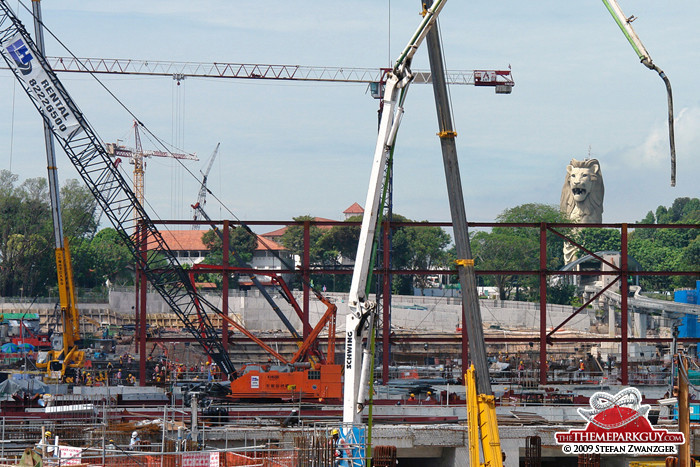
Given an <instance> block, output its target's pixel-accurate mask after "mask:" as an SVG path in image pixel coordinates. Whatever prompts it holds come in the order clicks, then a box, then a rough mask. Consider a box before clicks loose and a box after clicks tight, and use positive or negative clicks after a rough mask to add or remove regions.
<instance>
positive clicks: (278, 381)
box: [190, 265, 343, 402]
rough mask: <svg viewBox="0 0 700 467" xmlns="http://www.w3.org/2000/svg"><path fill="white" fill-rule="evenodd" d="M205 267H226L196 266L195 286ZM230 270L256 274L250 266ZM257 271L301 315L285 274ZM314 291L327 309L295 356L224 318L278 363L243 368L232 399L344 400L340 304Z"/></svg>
mask: <svg viewBox="0 0 700 467" xmlns="http://www.w3.org/2000/svg"><path fill="white" fill-rule="evenodd" d="M202 269H207V270H210V269H223V267H222V266H215V265H195V266H194V267H193V269H192V270H190V281H191V282H192V284H193V286H194V280H195V279H194V278H195V275H196V273H197V270H202ZM230 269H234V270H236V271H239V272H241V273H244V274H248V275H251V276H252V275H253V273H252V271H251V270H250V269H247V268H243V267H240V268H230ZM255 274H258V275H265V276H268V277H269V278H270V282H271V284H272V285H275V286H277V287H278V288H279V291H280V292H281V293H282V295H283V296H284V298H285V299H286V300H287V301H288V302H289V304H290V305H291V306H292V308H293V309H294V310H295V311H296V313H297V315H298V316H299V317H300V318H301V316H302V311H301V307H300V306H299V304H298V303H297V301H296V299H295V298H294V296H293V295H292V292H291V290H290V289H289V286H288V285H287V283H286V282H285V281H284V279H282V277H280V276H279V275H278V274H277V273H274V272H264V271H257V272H256V273H255ZM312 290H313V289H312ZM313 291H314V293H315V294H316V297H317V298H318V299H319V301H321V303H323V304H324V305H325V306H326V311H325V313H324V314H323V316H322V317H321V319H320V320H319V321H318V323H316V326H315V327H314V328H313V329H312V330H311V332H310V333H309V335H308V336H307V337H306V339H303V340H297V345H298V349H297V351H296V352H295V354H294V355H293V356H292V357H291V358H286V357H284V356H283V355H281V354H280V353H279V352H277V351H276V350H274V349H273V348H271V347H270V346H269V345H267V344H266V343H265V342H264V341H263V340H262V339H260V338H259V337H258V336H256V335H255V334H253V333H252V332H250V331H249V330H248V329H246V328H245V327H244V326H243V325H241V324H240V323H238V322H237V321H235V320H234V319H232V318H230V317H225V318H224V320H225V321H226V322H227V323H228V324H229V325H230V326H231V327H233V328H235V329H236V330H237V331H239V332H241V333H242V334H243V335H245V336H246V337H247V338H249V339H250V340H252V341H253V342H255V343H256V344H257V345H258V346H260V348H262V349H263V350H264V351H265V352H267V353H268V354H270V357H271V359H274V360H275V363H271V362H268V363H265V364H248V365H244V366H243V367H241V368H240V369H239V370H238V371H237V374H236V375H235V377H234V378H232V380H231V393H230V394H229V395H228V396H227V398H228V399H230V400H235V401H240V400H305V401H319V402H323V401H328V400H336V401H340V399H341V398H342V396H343V385H342V365H336V364H335V363H334V361H335V329H336V312H337V307H336V306H335V304H333V303H331V302H330V301H329V300H328V299H327V298H326V297H324V296H323V295H322V294H320V293H318V292H317V291H315V290H313ZM326 326H328V341H327V345H328V351H327V352H326V354H325V355H324V354H323V352H321V351H320V349H319V346H318V344H319V340H320V339H319V336H320V335H321V332H322V331H323V329H324V328H326Z"/></svg>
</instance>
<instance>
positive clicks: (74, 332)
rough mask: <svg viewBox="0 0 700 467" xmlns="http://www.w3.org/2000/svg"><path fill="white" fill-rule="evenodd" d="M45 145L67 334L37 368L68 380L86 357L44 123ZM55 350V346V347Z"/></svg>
mask: <svg viewBox="0 0 700 467" xmlns="http://www.w3.org/2000/svg"><path fill="white" fill-rule="evenodd" d="M32 10H33V14H34V31H35V34H36V38H37V39H36V40H37V47H38V49H39V51H41V52H42V53H43V52H44V32H43V27H42V23H41V6H40V2H38V1H36V2H32ZM43 127H44V142H45V144H46V159H47V168H48V181H49V194H50V198H51V217H52V220H53V230H54V244H55V248H54V253H55V257H56V275H57V279H58V294H59V305H60V309H61V323H62V324H63V334H62V336H61V337H62V339H61V341H58V340H56V341H53V340H52V342H57V343H58V345H56V346H55V347H56V348H55V349H52V350H49V351H48V352H47V353H46V354H45V356H44V355H42V354H40V358H39V359H38V360H37V364H36V366H37V368H39V369H42V370H44V371H45V372H46V376H47V377H48V378H50V379H52V380H62V379H66V380H67V379H68V378H70V376H69V375H68V374H67V373H68V371H69V370H70V369H71V368H80V367H82V366H83V361H84V359H85V353H84V352H83V351H82V350H80V348H79V345H80V342H81V336H80V322H79V312H78V306H77V300H76V293H75V285H74V282H73V267H72V265H71V259H70V249H69V246H68V239H67V238H64V236H63V219H62V216H61V199H60V195H59V187H58V168H57V166H56V152H55V147H54V140H53V136H52V135H51V128H50V126H49V123H48V121H46V120H44V122H43ZM52 347H53V345H52Z"/></svg>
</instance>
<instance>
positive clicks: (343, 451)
mask: <svg viewBox="0 0 700 467" xmlns="http://www.w3.org/2000/svg"><path fill="white" fill-rule="evenodd" d="M331 438H332V440H333V456H334V457H335V466H337V467H347V466H348V465H350V464H349V460H350V459H351V458H352V451H351V450H350V446H348V443H347V441H345V439H343V438H341V437H340V430H338V429H337V428H333V430H332V431H331Z"/></svg>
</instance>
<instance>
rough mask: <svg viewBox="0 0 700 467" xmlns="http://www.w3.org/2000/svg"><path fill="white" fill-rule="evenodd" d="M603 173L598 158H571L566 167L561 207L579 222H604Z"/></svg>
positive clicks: (573, 220) (572, 218)
mask: <svg viewBox="0 0 700 467" xmlns="http://www.w3.org/2000/svg"><path fill="white" fill-rule="evenodd" d="M604 195H605V187H604V186H603V175H602V174H601V173H600V164H599V163H598V160H597V159H586V160H583V161H577V160H576V159H571V163H570V164H569V165H568V166H567V167H566V178H565V179H564V187H563V188H562V189H561V201H560V203H559V208H560V209H561V211H562V212H563V213H564V214H566V215H567V216H569V219H571V221H572V222H576V223H577V224H601V223H602V222H603V197H604Z"/></svg>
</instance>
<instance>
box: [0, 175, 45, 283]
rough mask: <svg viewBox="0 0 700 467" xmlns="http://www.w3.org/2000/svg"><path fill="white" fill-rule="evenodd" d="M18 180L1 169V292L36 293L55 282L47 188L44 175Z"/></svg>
mask: <svg viewBox="0 0 700 467" xmlns="http://www.w3.org/2000/svg"><path fill="white" fill-rule="evenodd" d="M17 181H18V177H17V176H16V175H14V174H12V173H10V172H9V171H7V170H3V171H0V294H2V295H4V296H13V295H15V296H16V295H20V294H23V295H25V296H34V295H37V294H39V293H40V292H44V291H45V290H46V288H47V287H48V286H50V285H51V284H52V283H55V282H56V272H55V267H53V268H52V267H51V265H52V264H53V263H54V255H53V245H52V243H51V242H50V241H49V239H50V238H51V218H50V211H49V207H48V199H47V198H48V190H47V188H46V181H45V180H42V179H41V178H33V179H27V180H25V181H24V182H22V184H21V185H19V186H17ZM52 271H53V272H52Z"/></svg>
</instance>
